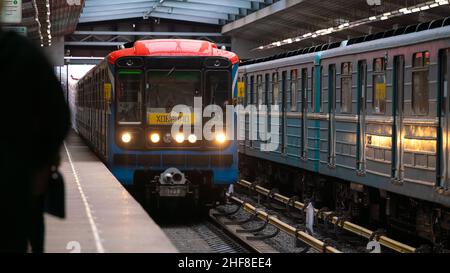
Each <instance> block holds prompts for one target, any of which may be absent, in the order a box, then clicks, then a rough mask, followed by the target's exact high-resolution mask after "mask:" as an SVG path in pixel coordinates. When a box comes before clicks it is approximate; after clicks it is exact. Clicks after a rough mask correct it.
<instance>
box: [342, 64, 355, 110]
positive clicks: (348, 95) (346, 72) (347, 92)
mask: <svg viewBox="0 0 450 273" xmlns="http://www.w3.org/2000/svg"><path fill="white" fill-rule="evenodd" d="M352 72H353V71H352V63H351V62H345V63H342V65H341V113H351V112H352Z"/></svg>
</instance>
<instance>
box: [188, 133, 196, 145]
mask: <svg viewBox="0 0 450 273" xmlns="http://www.w3.org/2000/svg"><path fill="white" fill-rule="evenodd" d="M188 141H189V142H190V143H195V142H197V136H196V135H189V136H188Z"/></svg>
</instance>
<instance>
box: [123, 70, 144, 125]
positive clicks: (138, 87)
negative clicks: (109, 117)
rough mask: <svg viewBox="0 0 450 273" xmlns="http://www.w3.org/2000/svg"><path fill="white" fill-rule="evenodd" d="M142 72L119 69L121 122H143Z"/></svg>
mask: <svg viewBox="0 0 450 273" xmlns="http://www.w3.org/2000/svg"><path fill="white" fill-rule="evenodd" d="M141 94H142V72H141V71H119V76H118V80H117V102H118V104H117V120H118V122H119V123H123V124H126V123H140V122H141V112H142V111H141Z"/></svg>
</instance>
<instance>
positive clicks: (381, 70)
mask: <svg viewBox="0 0 450 273" xmlns="http://www.w3.org/2000/svg"><path fill="white" fill-rule="evenodd" d="M378 60H380V61H381V62H380V63H379V64H380V66H378ZM386 71H387V60H386V58H385V57H379V58H374V59H373V62H372V111H373V114H376V115H384V114H385V113H386V104H387V75H386ZM377 79H383V81H384V89H383V88H382V87H380V89H377V88H378V87H377V84H379V83H381V82H379V83H378V82H377V81H378V80H377ZM382 92H384V98H382V97H378V95H379V94H378V93H382ZM376 105H379V107H378V108H377V107H376Z"/></svg>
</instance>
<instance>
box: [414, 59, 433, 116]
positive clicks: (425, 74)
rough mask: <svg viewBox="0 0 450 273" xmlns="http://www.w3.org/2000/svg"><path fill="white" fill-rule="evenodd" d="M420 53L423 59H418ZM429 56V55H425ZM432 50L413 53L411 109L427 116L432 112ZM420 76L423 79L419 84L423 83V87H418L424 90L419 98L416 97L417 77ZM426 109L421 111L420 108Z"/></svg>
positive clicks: (418, 114) (419, 114)
mask: <svg viewBox="0 0 450 273" xmlns="http://www.w3.org/2000/svg"><path fill="white" fill-rule="evenodd" d="M418 54H420V55H421V56H422V57H421V60H420V61H417V59H418V58H417V57H416V56H417V55H418ZM425 56H427V57H425ZM430 57H431V54H430V51H428V50H424V51H419V52H415V53H413V55H412V62H411V67H412V69H411V109H412V112H413V114H414V115H416V116H426V115H428V114H429V112H430V103H429V98H430V85H429V72H430ZM416 76H419V77H418V78H419V79H421V80H420V81H421V82H420V83H419V84H422V86H421V88H417V89H418V90H419V92H422V94H421V96H420V97H419V99H416V96H417V94H416V90H417V89H416V81H415V77H416ZM424 102H426V103H425V104H424V105H425V107H423V106H424V105H422V107H423V108H422V107H421V106H420V105H421V104H422V103H424ZM418 108H419V109H425V111H423V112H422V111H420V110H419V109H418Z"/></svg>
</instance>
